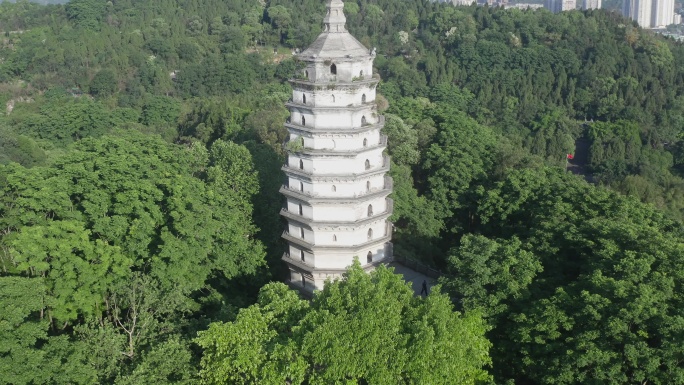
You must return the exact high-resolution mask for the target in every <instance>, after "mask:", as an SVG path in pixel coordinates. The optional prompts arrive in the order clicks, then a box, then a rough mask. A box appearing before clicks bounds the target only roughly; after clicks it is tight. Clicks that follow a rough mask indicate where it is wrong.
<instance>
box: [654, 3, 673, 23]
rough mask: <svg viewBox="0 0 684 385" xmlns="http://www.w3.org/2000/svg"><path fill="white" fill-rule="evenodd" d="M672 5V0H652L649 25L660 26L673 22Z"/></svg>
mask: <svg viewBox="0 0 684 385" xmlns="http://www.w3.org/2000/svg"><path fill="white" fill-rule="evenodd" d="M674 5H675V4H674V0H654V1H653V11H652V18H653V21H652V25H651V27H653V28H662V27H665V26H668V25H670V24H672V23H674Z"/></svg>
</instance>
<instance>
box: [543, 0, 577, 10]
mask: <svg viewBox="0 0 684 385" xmlns="http://www.w3.org/2000/svg"><path fill="white" fill-rule="evenodd" d="M576 7H577V0H546V1H545V2H544V8H546V9H548V10H549V11H551V12H553V13H558V12H563V11H572V10H573V9H575V8H576Z"/></svg>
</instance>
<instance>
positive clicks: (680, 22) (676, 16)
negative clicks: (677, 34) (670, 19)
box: [674, 13, 682, 24]
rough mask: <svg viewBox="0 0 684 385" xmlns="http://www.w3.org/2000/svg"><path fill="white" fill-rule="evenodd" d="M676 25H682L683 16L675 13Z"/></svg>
mask: <svg viewBox="0 0 684 385" xmlns="http://www.w3.org/2000/svg"><path fill="white" fill-rule="evenodd" d="M674 24H682V15H680V14H678V13H675V15H674Z"/></svg>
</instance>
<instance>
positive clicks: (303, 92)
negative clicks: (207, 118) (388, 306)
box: [280, 0, 393, 291]
mask: <svg viewBox="0 0 684 385" xmlns="http://www.w3.org/2000/svg"><path fill="white" fill-rule="evenodd" d="M343 6H344V4H343V3H342V1H341V0H329V1H328V4H327V7H328V11H327V14H326V17H325V20H324V31H323V33H321V35H319V37H318V38H317V39H316V41H315V42H314V43H313V44H312V45H311V46H310V47H309V48H307V49H306V50H304V51H303V52H302V53H301V54H300V55H299V56H298V59H299V60H300V61H302V62H303V63H304V64H305V66H304V68H303V69H302V70H301V72H299V73H298V75H297V76H296V79H293V80H291V84H292V88H293V91H292V99H291V100H290V101H289V102H287V103H286V107H287V108H288V110H289V111H290V117H289V119H288V121H287V122H286V124H285V127H286V128H287V129H288V132H289V134H290V135H289V140H288V143H287V144H286V149H287V151H288V156H287V162H286V164H285V165H284V166H283V168H282V170H283V172H284V173H285V177H286V178H285V184H284V185H283V187H282V188H281V189H280V192H281V193H282V194H283V195H284V196H285V198H286V201H285V203H284V205H283V209H282V211H281V215H282V216H283V218H284V219H285V220H286V221H287V228H286V230H285V232H284V233H283V239H284V240H285V241H286V242H287V244H288V246H287V251H286V252H285V254H284V256H283V260H284V261H285V262H286V263H287V265H288V266H289V269H290V283H291V284H293V285H296V286H298V287H299V288H301V289H304V290H306V291H312V290H316V289H321V288H322V287H323V285H324V283H325V281H326V279H336V278H339V277H341V275H342V274H343V273H344V271H345V269H346V268H347V267H348V266H349V265H351V264H352V263H353V261H354V259H355V258H356V259H358V260H359V261H360V263H361V264H362V265H363V266H364V268H365V269H367V270H370V269H373V268H374V267H375V266H376V265H377V264H379V263H384V262H387V261H388V260H389V259H390V258H391V256H392V244H391V242H390V241H391V235H392V224H391V223H390V222H389V217H390V216H391V215H392V211H393V204H392V200H391V199H389V198H388V195H390V194H391V192H392V187H393V183H392V179H391V178H390V177H389V176H387V172H388V171H389V166H390V161H389V157H388V156H387V155H386V154H385V150H386V147H387V137H386V136H385V135H383V134H381V129H382V128H383V126H384V122H385V121H384V118H383V117H382V116H380V115H379V114H378V113H377V106H376V103H375V97H376V87H377V84H378V82H379V77H378V76H377V75H373V59H374V58H375V52H373V51H370V50H368V49H367V48H366V47H364V46H363V45H362V44H361V43H359V42H358V40H356V39H355V38H354V37H353V36H351V35H350V34H349V33H348V32H347V30H346V28H345V25H344V22H345V18H344V13H343V12H342V10H343Z"/></svg>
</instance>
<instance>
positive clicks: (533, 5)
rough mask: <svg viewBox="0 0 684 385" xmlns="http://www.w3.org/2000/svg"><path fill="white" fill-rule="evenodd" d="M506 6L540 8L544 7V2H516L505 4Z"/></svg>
mask: <svg viewBox="0 0 684 385" xmlns="http://www.w3.org/2000/svg"><path fill="white" fill-rule="evenodd" d="M504 8H506V9H511V8H516V9H538V8H544V4H536V3H535V4H532V3H515V4H506V5H504Z"/></svg>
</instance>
